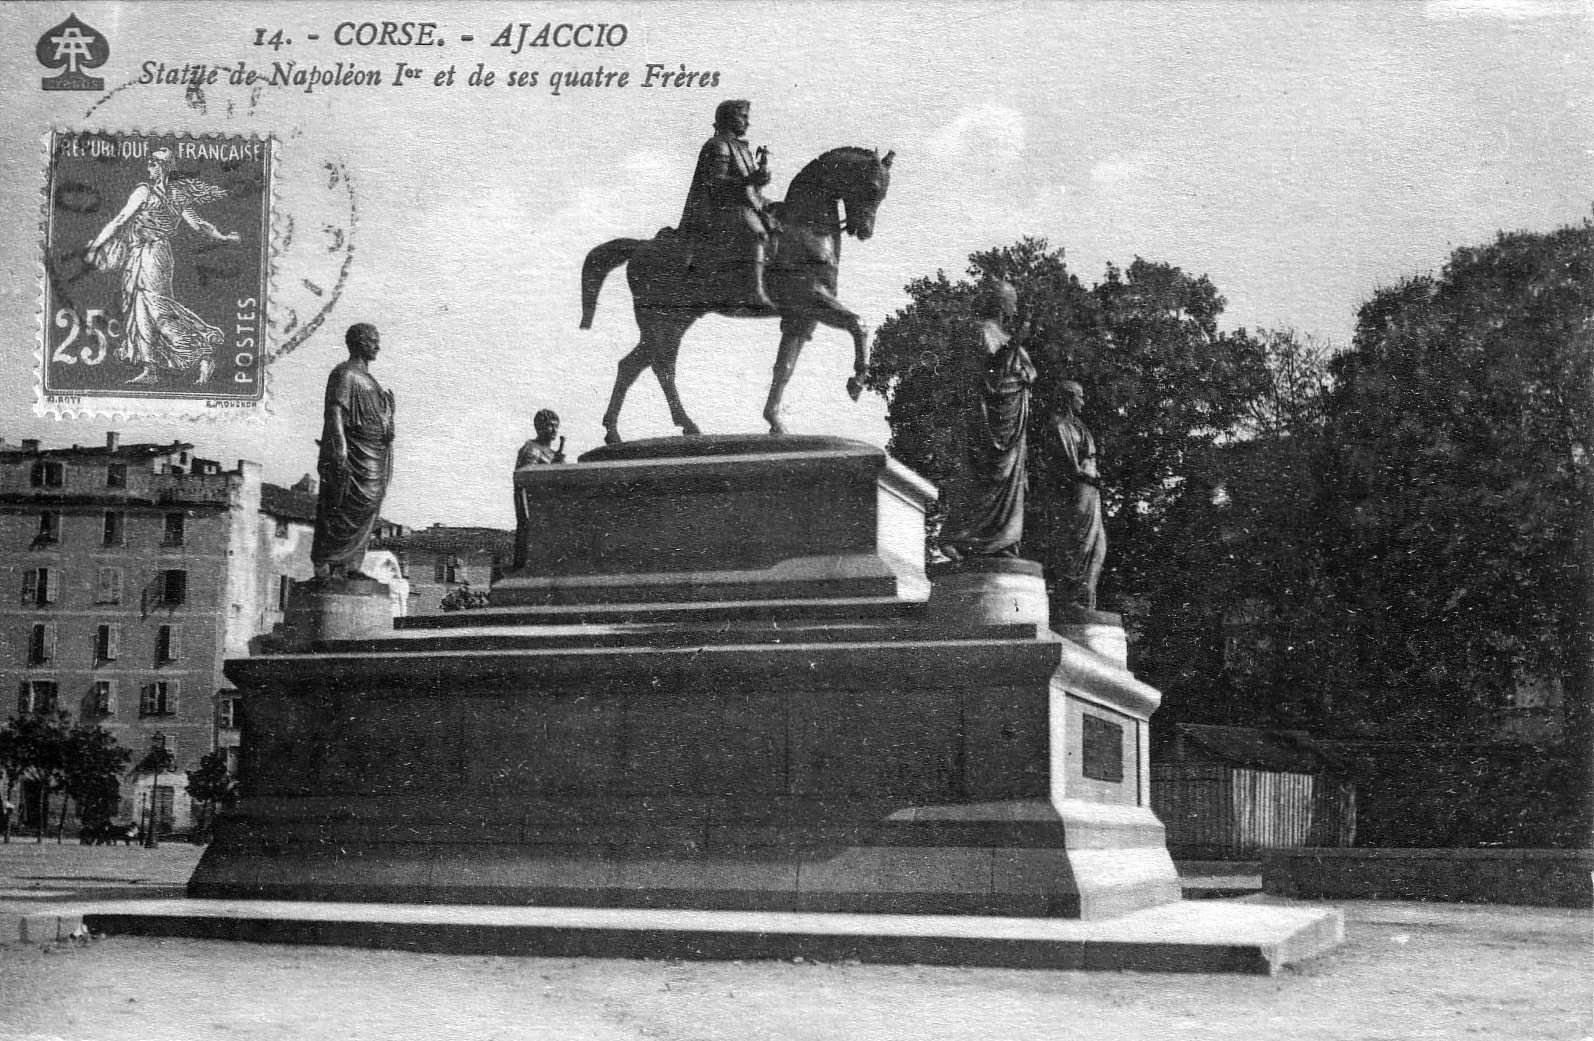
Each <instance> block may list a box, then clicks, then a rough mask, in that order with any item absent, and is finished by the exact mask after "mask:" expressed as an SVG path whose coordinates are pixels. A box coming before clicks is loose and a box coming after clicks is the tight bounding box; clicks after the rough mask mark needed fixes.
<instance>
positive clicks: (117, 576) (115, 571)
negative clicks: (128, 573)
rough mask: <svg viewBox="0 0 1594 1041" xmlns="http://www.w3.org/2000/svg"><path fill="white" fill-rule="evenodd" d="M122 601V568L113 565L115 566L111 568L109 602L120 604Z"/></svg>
mask: <svg viewBox="0 0 1594 1041" xmlns="http://www.w3.org/2000/svg"><path fill="white" fill-rule="evenodd" d="M121 602H122V569H121V568H119V567H113V568H111V599H110V601H109V603H113V604H119V603H121Z"/></svg>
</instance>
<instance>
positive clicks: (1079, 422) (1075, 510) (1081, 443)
mask: <svg viewBox="0 0 1594 1041" xmlns="http://www.w3.org/2000/svg"><path fill="white" fill-rule="evenodd" d="M1062 391H1063V400H1062V403H1061V407H1060V408H1059V409H1058V411H1057V412H1056V414H1055V415H1053V417H1052V422H1051V433H1052V435H1053V437H1052V445H1051V449H1052V452H1051V454H1052V456H1053V458H1054V459H1055V460H1056V461H1057V463H1058V466H1059V467H1060V469H1061V476H1062V478H1063V481H1064V482H1065V484H1066V488H1065V489H1064V492H1063V494H1062V496H1061V497H1060V499H1059V500H1058V502H1057V506H1056V514H1055V515H1054V517H1053V518H1052V522H1051V523H1050V524H1049V525H1048V527H1049V529H1050V532H1049V534H1050V547H1049V552H1048V556H1049V559H1048V560H1047V568H1046V570H1047V571H1048V573H1050V575H1051V577H1052V581H1053V582H1055V583H1056V585H1057V593H1058V597H1057V599H1058V601H1059V602H1060V603H1062V604H1072V605H1075V606H1078V607H1084V608H1088V609H1089V610H1092V611H1094V610H1095V609H1096V585H1097V583H1098V582H1099V581H1100V580H1101V569H1102V565H1103V564H1104V563H1105V562H1106V560H1107V528H1106V525H1105V524H1104V523H1103V521H1102V514H1101V463H1100V458H1101V457H1100V452H1099V450H1098V449H1097V446H1096V438H1095V436H1094V435H1092V434H1091V432H1090V428H1089V427H1087V426H1086V425H1085V421H1084V420H1083V419H1081V418H1080V413H1081V412H1082V411H1084V408H1085V388H1084V387H1083V386H1081V385H1080V384H1079V383H1076V382H1075V381H1073V380H1068V381H1066V382H1064V383H1063V385H1062Z"/></svg>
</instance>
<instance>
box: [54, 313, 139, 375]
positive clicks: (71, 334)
mask: <svg viewBox="0 0 1594 1041" xmlns="http://www.w3.org/2000/svg"><path fill="white" fill-rule="evenodd" d="M55 327H56V328H57V329H65V330H66V331H67V333H66V339H64V340H62V341H61V343H60V344H59V345H58V346H57V347H56V348H55V350H54V351H52V352H51V354H50V360H51V361H58V362H61V363H62V364H63V365H76V364H77V363H78V362H79V361H81V362H83V364H84V365H98V364H99V363H100V362H102V361H104V360H105V351H106V349H107V348H108V347H109V346H110V341H112V340H120V339H121V338H122V323H121V322H119V321H117V320H116V319H115V318H111V319H109V320H107V319H106V317H105V312H104V311H103V310H102V309H100V308H98V307H91V308H89V309H88V310H87V311H85V312H84V313H83V317H82V318H79V317H78V313H77V312H76V311H74V310H72V309H71V308H70V307H63V308H61V309H60V310H59V311H57V312H55ZM85 329H87V330H88V334H89V337H90V338H91V339H92V340H93V341H94V346H92V347H90V346H88V345H87V344H85V345H84V346H83V347H81V348H79V349H78V356H77V357H76V358H74V357H72V355H71V353H70V352H69V351H68V348H69V347H71V346H72V345H73V344H74V343H76V342H77V338H78V337H79V336H80V335H82V333H83V331H84V330H85Z"/></svg>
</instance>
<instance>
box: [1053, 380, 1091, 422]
mask: <svg viewBox="0 0 1594 1041" xmlns="http://www.w3.org/2000/svg"><path fill="white" fill-rule="evenodd" d="M1058 389H1059V390H1060V391H1061V392H1062V397H1063V404H1065V405H1067V406H1068V411H1070V412H1072V413H1073V414H1074V415H1076V416H1077V415H1079V413H1080V412H1081V411H1083V410H1084V408H1085V388H1084V385H1083V384H1081V383H1079V382H1078V381H1077V380H1064V381H1063V382H1062V383H1060V384H1059V385H1058Z"/></svg>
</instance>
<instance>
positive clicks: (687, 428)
mask: <svg viewBox="0 0 1594 1041" xmlns="http://www.w3.org/2000/svg"><path fill="white" fill-rule="evenodd" d="M681 436H682V437H702V436H703V431H701V430H699V429H698V428H697V424H696V423H694V422H692V421H691V420H690V419H689V420H687V421H686V422H685V423H682V424H681Z"/></svg>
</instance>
